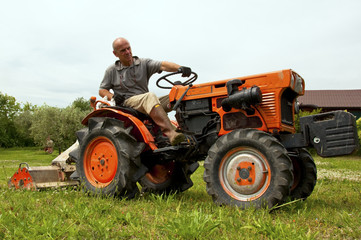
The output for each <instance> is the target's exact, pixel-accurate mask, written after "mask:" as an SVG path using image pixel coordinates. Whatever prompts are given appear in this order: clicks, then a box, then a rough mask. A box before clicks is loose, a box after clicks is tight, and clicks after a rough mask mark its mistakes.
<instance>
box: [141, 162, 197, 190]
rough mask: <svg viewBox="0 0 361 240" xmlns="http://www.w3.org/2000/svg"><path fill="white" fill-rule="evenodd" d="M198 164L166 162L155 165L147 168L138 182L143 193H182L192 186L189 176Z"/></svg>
mask: <svg viewBox="0 0 361 240" xmlns="http://www.w3.org/2000/svg"><path fill="white" fill-rule="evenodd" d="M198 166H199V164H198V162H195V163H192V164H184V163H178V162H174V161H171V162H168V163H164V164H156V165H154V166H152V167H150V168H149V171H148V173H147V174H146V175H145V176H144V177H143V178H142V179H141V180H140V185H141V186H142V187H143V189H142V191H143V192H153V193H159V194H162V193H165V194H169V193H172V192H183V191H185V190H187V189H189V188H190V187H192V186H193V182H192V180H191V178H190V175H191V174H193V173H194V172H195V171H196V170H197V168H198Z"/></svg>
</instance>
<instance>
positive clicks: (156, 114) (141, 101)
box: [124, 93, 185, 146]
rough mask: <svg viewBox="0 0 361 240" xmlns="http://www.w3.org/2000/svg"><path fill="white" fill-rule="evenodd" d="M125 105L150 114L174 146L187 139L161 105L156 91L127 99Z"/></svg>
mask: <svg viewBox="0 0 361 240" xmlns="http://www.w3.org/2000/svg"><path fill="white" fill-rule="evenodd" d="M124 105H126V106H128V107H132V108H134V109H135V110H138V111H140V112H142V113H146V114H148V115H149V116H150V117H151V118H152V119H153V121H154V122H155V123H156V124H157V125H158V126H159V127H160V129H161V130H162V132H163V133H164V135H166V136H167V137H168V138H169V141H170V143H171V144H172V145H173V146H174V145H177V144H179V143H181V142H182V141H184V140H185V136H184V134H183V133H178V132H176V131H175V128H174V126H173V124H172V123H171V121H170V119H169V118H168V115H167V113H166V112H165V111H164V109H163V107H162V106H161V105H160V101H159V99H158V97H157V96H156V95H155V94H154V93H145V94H140V95H136V96H133V97H131V98H129V99H127V100H126V101H125V102H124Z"/></svg>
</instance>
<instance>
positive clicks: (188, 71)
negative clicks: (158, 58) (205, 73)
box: [178, 66, 192, 77]
mask: <svg viewBox="0 0 361 240" xmlns="http://www.w3.org/2000/svg"><path fill="white" fill-rule="evenodd" d="M178 72H179V73H182V77H189V76H190V75H191V74H192V69H191V68H189V67H185V66H181V67H180V68H179V69H178Z"/></svg>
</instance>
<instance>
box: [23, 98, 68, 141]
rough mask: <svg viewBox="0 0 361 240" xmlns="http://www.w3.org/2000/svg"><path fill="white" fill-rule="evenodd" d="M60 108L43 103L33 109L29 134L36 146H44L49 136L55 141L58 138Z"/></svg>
mask: <svg viewBox="0 0 361 240" xmlns="http://www.w3.org/2000/svg"><path fill="white" fill-rule="evenodd" d="M60 111H61V109H60V108H56V107H50V106H48V105H43V106H41V107H39V108H37V109H36V110H35V111H34V114H33V117H32V121H31V122H32V124H31V127H30V135H31V137H32V138H33V139H34V142H35V143H36V144H37V145H38V146H44V144H45V141H46V138H47V137H48V136H50V138H51V139H53V140H54V141H55V143H56V142H58V140H59V139H60V133H59V123H60V119H59V117H60Z"/></svg>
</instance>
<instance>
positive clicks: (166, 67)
mask: <svg viewBox="0 0 361 240" xmlns="http://www.w3.org/2000/svg"><path fill="white" fill-rule="evenodd" d="M180 67H181V66H180V65H178V64H176V63H172V62H166V61H163V62H162V64H161V65H160V70H161V71H166V72H177V71H178V69H179V68H180Z"/></svg>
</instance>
